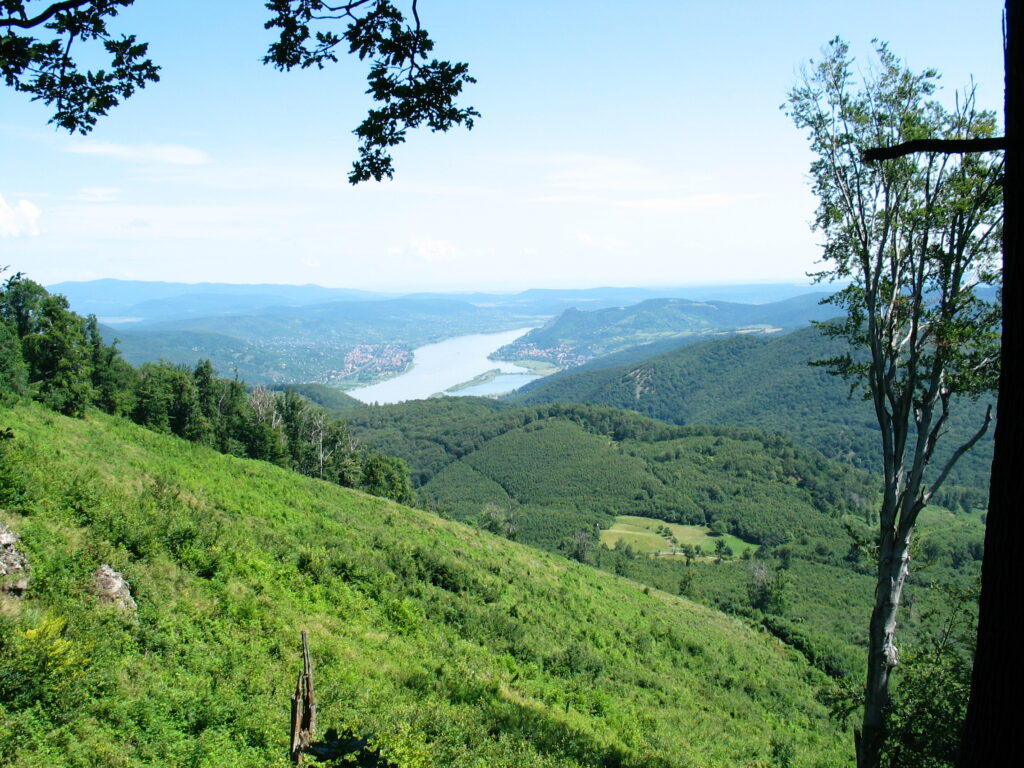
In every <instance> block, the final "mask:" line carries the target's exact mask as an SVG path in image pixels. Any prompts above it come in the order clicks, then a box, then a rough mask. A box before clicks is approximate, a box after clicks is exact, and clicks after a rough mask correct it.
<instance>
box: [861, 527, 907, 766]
mask: <svg viewBox="0 0 1024 768" xmlns="http://www.w3.org/2000/svg"><path fill="white" fill-rule="evenodd" d="M909 563H910V536H909V534H908V535H907V536H905V537H902V538H898V537H890V536H886V537H883V540H882V542H881V545H880V552H879V558H878V580H877V584H876V587H875V605H874V608H873V609H872V611H871V624H870V627H869V629H868V675H867V684H866V686H865V688H864V719H863V722H862V725H861V730H860V731H859V732H855V739H856V746H857V768H878V766H879V764H880V762H881V759H882V745H883V744H884V743H885V718H886V713H887V710H888V708H889V675H890V673H891V672H892V669H893V667H895V666H896V664H897V663H898V660H899V659H898V653H897V650H896V644H895V638H896V614H897V611H898V610H899V606H900V600H901V598H902V596H903V585H904V584H905V583H906V580H907V570H908V567H909Z"/></svg>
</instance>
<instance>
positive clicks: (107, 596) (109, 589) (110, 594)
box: [91, 563, 138, 611]
mask: <svg viewBox="0 0 1024 768" xmlns="http://www.w3.org/2000/svg"><path fill="white" fill-rule="evenodd" d="M91 591H92V593H93V594H94V595H96V597H98V598H99V599H100V602H101V603H105V604H107V605H110V604H113V605H116V606H117V607H118V608H120V609H121V610H122V611H134V610H136V608H138V606H137V605H136V604H135V599H134V598H133V597H132V591H131V585H130V584H129V583H128V582H127V580H126V579H125V578H124V576H122V575H121V574H120V573H118V572H117V571H115V570H114V569H113V568H111V567H110V566H109V565H107V564H106V563H104V564H103V565H101V566H100V567H99V568H97V569H96V572H95V573H93V575H92V590H91Z"/></svg>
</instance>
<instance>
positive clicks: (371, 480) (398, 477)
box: [361, 453, 416, 504]
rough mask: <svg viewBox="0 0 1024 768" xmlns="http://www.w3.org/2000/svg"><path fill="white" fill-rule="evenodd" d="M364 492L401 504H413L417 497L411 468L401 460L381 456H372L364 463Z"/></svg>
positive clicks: (362, 486)
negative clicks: (414, 491)
mask: <svg viewBox="0 0 1024 768" xmlns="http://www.w3.org/2000/svg"><path fill="white" fill-rule="evenodd" d="M361 488H362V490H364V491H366V492H367V493H372V494H373V495H374V496H383V497H385V498H388V499H394V500H395V501H397V502H399V503H400V504H412V503H413V502H414V501H415V499H416V496H415V494H414V493H413V490H412V482H411V481H410V479H409V467H408V466H406V463H405V462H404V461H402V460H401V459H396V458H394V457H393V456H384V455H381V454H376V453H374V454H370V455H369V456H367V457H366V459H365V460H364V462H363V481H362V485H361Z"/></svg>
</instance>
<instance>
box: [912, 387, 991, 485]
mask: <svg viewBox="0 0 1024 768" xmlns="http://www.w3.org/2000/svg"><path fill="white" fill-rule="evenodd" d="M991 423H992V406H991V405H990V406H989V407H988V408H987V409H986V410H985V423H984V424H982V425H981V429H979V430H978V431H977V432H975V433H974V437H972V438H971V439H970V440H968V441H967V442H966V443H964V444H963V445H961V446H960V447H959V448H957V449H956V451H955V452H954V453H953V455H952V456H950V457H949V461H947V462H946V466H944V467H943V468H942V472H940V473H939V476H938V477H937V478H935V482H934V483H932V486H931V488H929V489H928V493H927V494H926V495H925V497H924V503H925V504H927V503H928V502H929V501H930V500H931V498H932V496H934V495H935V492H936V491H937V490H939V486H941V485H942V483H943V482H945V480H946V475H948V474H949V472H950V470H951V469H953V465H954V464H956V463H957V461H959V460H960V457H961V456H963V455H964V454H965V453H967V452H968V451H969V450H971V448H973V447H974V444H975V443H976V442H978V441H979V440H981V438H982V436H983V435H984V434H985V433H986V432H988V425H989V424H991Z"/></svg>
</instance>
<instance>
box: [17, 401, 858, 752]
mask: <svg viewBox="0 0 1024 768" xmlns="http://www.w3.org/2000/svg"><path fill="white" fill-rule="evenodd" d="M3 424H4V425H5V426H7V427H9V428H10V429H11V430H12V433H13V436H11V434H10V433H8V435H7V438H6V439H5V440H3V441H2V454H0V456H2V461H0V503H2V506H0V519H2V520H3V522H4V523H6V524H7V525H9V526H10V528H11V529H12V530H13V531H14V532H15V533H17V534H18V536H20V542H19V544H18V546H20V547H22V548H23V550H24V552H25V553H26V555H27V557H28V560H29V563H30V567H31V582H30V585H29V587H28V589H27V591H26V592H25V593H24V594H23V595H22V596H21V597H15V596H12V595H6V596H4V597H2V598H0V599H2V610H0V661H2V663H0V762H2V763H3V764H4V765H10V766H16V767H18V768H21V767H25V768H27V767H28V766H39V765H47V766H82V765H89V766H91V765H111V766H112V765H118V766H140V767H141V766H165V765H166V766H211V767H213V766H216V767H217V768H222V767H223V766H233V767H234V766H254V767H255V766H260V767H261V768H262V767H264V766H270V765H286V764H288V763H287V759H286V757H285V754H286V749H287V740H288V730H287V707H288V702H287V697H288V695H289V694H290V692H291V690H292V689H293V687H294V680H295V676H296V674H297V672H298V671H299V669H300V656H299V643H298V640H299V631H300V630H301V629H308V631H309V633H310V638H311V646H312V651H313V658H314V666H315V669H316V672H317V695H318V700H319V702H320V714H319V721H320V728H321V729H322V731H323V730H324V729H328V728H330V729H336V730H337V732H338V734H339V736H341V737H342V738H346V737H366V738H367V739H368V748H369V749H371V750H373V751H375V752H377V753H379V755H380V760H379V761H378V762H377V763H376V764H379V765H385V764H387V765H395V766H485V765H486V766H527V765H528V766H612V765H616V766H637V767H638V768H639V766H655V767H657V766H666V767H667V766H681V765H693V766H735V765H748V766H777V765H792V766H834V765H846V764H849V762H850V761H849V755H850V753H851V749H850V745H849V743H848V741H849V737H848V735H847V734H843V733H838V732H837V731H836V730H835V728H834V726H833V725H832V724H831V721H830V720H828V719H827V717H826V713H825V709H824V707H823V706H822V705H820V704H819V703H817V702H818V698H819V692H820V690H821V687H822V686H823V685H825V682H824V678H823V677H822V676H820V675H819V674H818V673H817V672H815V671H814V670H812V669H810V668H809V667H808V666H807V665H806V664H805V663H804V662H803V661H802V660H801V659H799V658H798V657H796V656H794V654H792V653H791V652H789V651H787V650H786V649H785V648H784V646H783V645H781V644H780V643H778V642H777V641H775V640H774V639H772V638H770V637H768V636H766V635H764V634H759V633H755V632H751V631H749V630H748V629H746V628H745V627H744V626H743V625H741V624H740V623H738V622H736V621H735V620H732V619H729V618H727V617H725V616H723V615H722V614H719V613H716V612H714V611H712V610H709V609H706V608H703V607H700V606H698V605H695V604H693V603H690V602H687V601H685V600H681V599H678V598H675V597H671V596H669V595H666V594H664V593H660V592H657V591H650V592H649V593H648V590H644V589H641V588H640V587H639V586H638V585H637V584H636V583H633V582H628V581H623V580H620V579H616V578H615V577H613V576H610V575H608V574H604V573H601V572H599V571H596V570H594V569H591V568H587V567H584V566H581V565H578V564H574V563H571V562H569V561H566V560H564V559H561V558H559V557H556V556H554V555H550V554H546V553H543V552H539V551H537V550H533V549H529V548H526V547H523V546H521V545H518V544H515V543H512V542H509V541H506V540H504V539H501V538H498V537H494V536H491V535H489V534H487V533H484V532H481V531H477V530H473V529H469V528H466V527H463V526H461V525H459V524H457V523H453V522H447V521H444V520H442V519H440V518H438V517H436V516H434V515H431V514H428V513H424V512H419V511H415V510H411V509H408V508H405V507H401V506H399V505H396V504H394V503H391V502H387V501H384V500H382V499H377V498H372V497H369V496H366V495H363V494H360V493H358V492H355V491H350V490H346V489H342V488H339V487H337V486H334V485H330V484H327V483H324V482H320V481H316V480H313V479H309V478H304V477H301V476H298V475H296V474H294V473H291V472H288V471H286V470H283V469H281V468H278V467H274V466H272V465H269V464H265V463H262V462H256V461H252V460H243V459H237V458H234V457H230V456H224V455H221V454H218V453H215V452H213V451H212V450H209V449H207V448H204V447H201V446H198V445H195V444H192V443H188V442H185V441H183V440H180V439H177V438H174V437H171V436H167V435H159V434H156V433H153V432H150V431H147V430H144V429H141V428H139V427H136V426H134V425H131V424H129V423H128V422H126V421H123V420H119V419H116V418H113V417H108V416H104V415H100V414H97V413H95V412H90V414H89V415H88V417H87V418H86V419H83V420H76V419H68V418H65V417H62V416H58V415H55V414H53V413H52V412H47V411H44V410H42V409H41V408H40V407H38V406H18V407H16V408H14V409H13V410H8V411H6V412H4V413H3ZM101 563H105V564H109V565H111V566H112V567H113V568H114V569H116V570H117V571H119V572H121V573H123V574H124V575H125V577H126V578H127V579H128V581H129V582H130V583H131V585H132V594H133V597H134V599H135V601H136V602H137V604H138V608H137V611H131V610H129V611H127V612H125V611H121V610H119V609H118V608H116V607H114V606H112V605H101V604H99V602H98V600H97V598H96V597H94V596H93V595H92V594H91V593H90V591H89V589H88V584H89V581H90V574H92V573H93V572H94V571H95V570H96V568H97V567H98V566H99V565H100V564H101Z"/></svg>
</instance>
